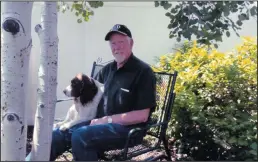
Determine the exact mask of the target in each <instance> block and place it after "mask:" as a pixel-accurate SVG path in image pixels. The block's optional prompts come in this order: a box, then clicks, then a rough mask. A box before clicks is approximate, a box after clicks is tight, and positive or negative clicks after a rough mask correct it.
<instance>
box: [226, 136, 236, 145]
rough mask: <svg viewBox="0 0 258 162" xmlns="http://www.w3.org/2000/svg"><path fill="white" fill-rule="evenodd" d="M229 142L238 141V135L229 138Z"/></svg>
mask: <svg viewBox="0 0 258 162" xmlns="http://www.w3.org/2000/svg"><path fill="white" fill-rule="evenodd" d="M228 142H229V143H230V144H232V143H236V142H237V139H236V137H231V138H230V139H229V140H228Z"/></svg>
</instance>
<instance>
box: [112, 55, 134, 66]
mask: <svg viewBox="0 0 258 162" xmlns="http://www.w3.org/2000/svg"><path fill="white" fill-rule="evenodd" d="M134 60H135V56H134V54H133V53H132V54H131V55H130V56H129V58H128V60H127V61H126V62H125V64H124V65H123V66H122V67H121V68H120V69H127V70H129V69H131V68H133V67H134ZM112 70H117V63H116V61H115V60H114V61H113V65H112Z"/></svg>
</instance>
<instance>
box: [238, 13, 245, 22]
mask: <svg viewBox="0 0 258 162" xmlns="http://www.w3.org/2000/svg"><path fill="white" fill-rule="evenodd" d="M238 19H239V20H240V21H243V20H246V19H247V15H246V14H244V13H242V14H240V15H239V16H238Z"/></svg>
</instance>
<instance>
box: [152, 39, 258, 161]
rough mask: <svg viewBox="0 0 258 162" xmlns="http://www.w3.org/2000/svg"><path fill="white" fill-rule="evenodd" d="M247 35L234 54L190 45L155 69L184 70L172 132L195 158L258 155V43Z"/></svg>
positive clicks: (166, 57)
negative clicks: (184, 50) (185, 50)
mask: <svg viewBox="0 0 258 162" xmlns="http://www.w3.org/2000/svg"><path fill="white" fill-rule="evenodd" d="M255 40H256V39H253V38H249V37H244V38H243V43H242V44H241V45H239V46H237V47H236V48H235V49H234V50H232V51H231V52H229V53H222V52H219V51H217V50H216V49H215V48H210V47H207V46H198V45H197V44H196V42H193V43H192V44H190V43H189V42H186V45H187V44H189V48H188V50H187V52H185V53H180V52H176V53H175V54H166V55H163V56H161V57H159V62H158V63H157V64H156V65H154V66H153V69H154V70H155V71H168V72H173V71H175V70H176V71H178V72H179V74H178V79H177V82H176V86H175V91H176V99H175V104H174V110H173V115H172V119H171V122H170V124H169V136H171V137H175V138H176V140H177V141H176V142H177V143H180V146H181V147H182V148H181V149H180V150H181V152H182V153H186V154H187V155H188V156H189V157H191V158H192V159H194V160H258V159H257V127H256V126H257V42H256V41H255Z"/></svg>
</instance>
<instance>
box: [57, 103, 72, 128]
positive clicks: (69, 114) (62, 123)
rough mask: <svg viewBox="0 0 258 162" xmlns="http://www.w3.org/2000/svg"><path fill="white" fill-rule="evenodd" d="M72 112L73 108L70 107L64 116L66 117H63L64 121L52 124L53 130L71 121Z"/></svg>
mask: <svg viewBox="0 0 258 162" xmlns="http://www.w3.org/2000/svg"><path fill="white" fill-rule="evenodd" d="M72 111H73V107H71V108H70V109H69V110H68V112H67V114H66V117H65V120H64V121H61V122H58V123H56V124H54V128H60V127H61V126H62V125H64V124H65V123H68V122H69V121H70V120H71V118H72V115H73V112H72Z"/></svg>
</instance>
